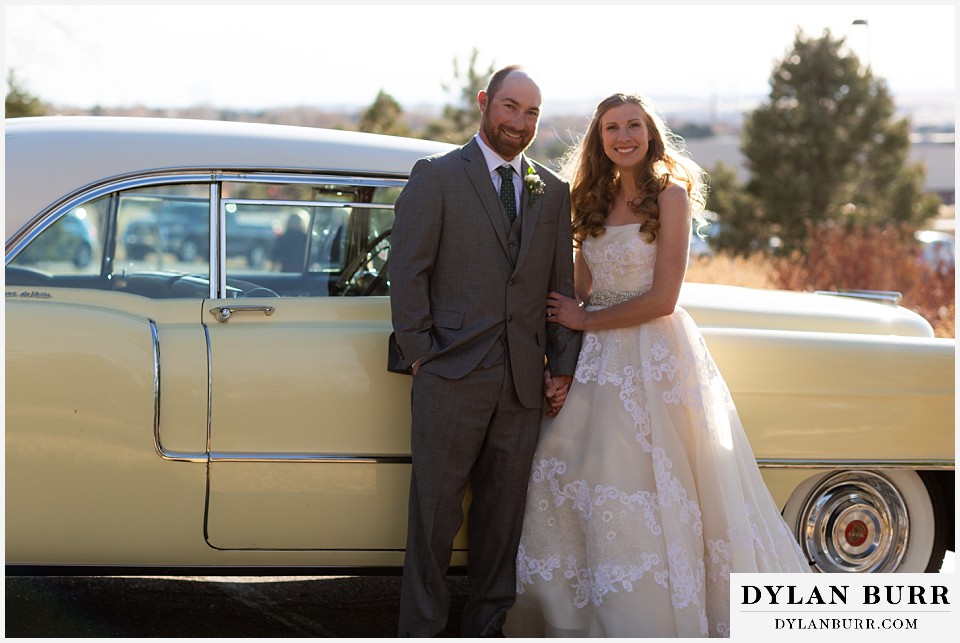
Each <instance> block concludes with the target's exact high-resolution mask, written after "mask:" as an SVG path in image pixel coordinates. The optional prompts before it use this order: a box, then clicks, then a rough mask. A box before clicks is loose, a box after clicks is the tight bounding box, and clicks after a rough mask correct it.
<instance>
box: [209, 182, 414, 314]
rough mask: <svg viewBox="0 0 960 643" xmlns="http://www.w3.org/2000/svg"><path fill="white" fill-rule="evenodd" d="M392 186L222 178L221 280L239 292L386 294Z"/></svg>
mask: <svg viewBox="0 0 960 643" xmlns="http://www.w3.org/2000/svg"><path fill="white" fill-rule="evenodd" d="M393 183H396V182H395V181H394V182H393ZM398 193H399V188H398V187H396V186H395V185H385V186H379V185H376V186H375V185H325V184H321V185H279V184H260V183H256V182H251V183H243V182H234V183H231V182H226V183H224V184H223V204H224V205H223V210H224V220H225V221H226V242H227V243H226V246H227V265H226V271H227V282H228V284H229V283H235V284H237V285H238V286H239V287H241V288H243V290H244V294H245V295H247V296H271V297H274V296H279V297H329V296H385V295H388V294H389V288H390V282H389V275H388V272H387V269H388V266H389V262H388V259H389V252H390V230H391V229H392V227H393V217H394V212H393V202H394V201H395V200H396V196H397V194H398ZM267 244H268V246H269V247H267V249H266V250H264V247H265V245H267Z"/></svg>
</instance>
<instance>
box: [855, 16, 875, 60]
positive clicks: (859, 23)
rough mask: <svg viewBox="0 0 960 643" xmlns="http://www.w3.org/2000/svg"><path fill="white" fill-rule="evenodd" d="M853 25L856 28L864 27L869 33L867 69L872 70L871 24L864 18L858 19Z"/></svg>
mask: <svg viewBox="0 0 960 643" xmlns="http://www.w3.org/2000/svg"><path fill="white" fill-rule="evenodd" d="M851 24H852V25H853V26H854V27H863V28H864V29H865V30H866V32H867V69H870V68H871V67H870V23H869V22H867V21H866V20H863V19H862V18H857V19H856V20H854V21H853V22H852V23H851Z"/></svg>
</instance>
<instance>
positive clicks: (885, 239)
mask: <svg viewBox="0 0 960 643" xmlns="http://www.w3.org/2000/svg"><path fill="white" fill-rule="evenodd" d="M809 234H810V237H809V238H810V246H809V250H808V251H807V252H806V254H801V253H798V252H795V253H793V254H792V255H791V256H790V257H780V258H777V259H776V260H774V262H773V271H772V273H771V279H772V281H773V283H774V285H775V287H776V288H783V289H786V290H840V289H854V290H893V291H897V292H899V293H901V294H902V295H903V300H902V301H901V305H902V306H904V307H906V308H909V309H911V310H913V311H915V312H917V313H918V314H920V315H921V316H923V317H924V318H925V319H926V320H927V321H929V322H930V324H931V325H932V326H933V327H934V331H935V333H936V334H937V336H938V337H953V336H954V294H955V293H954V284H955V273H956V270H955V268H954V266H952V265H950V266H947V265H940V266H937V267H930V266H927V265H925V264H923V263H922V262H921V261H920V260H919V251H918V247H917V243H916V241H915V240H914V238H913V230H912V229H910V228H909V227H906V226H893V225H891V226H886V227H882V228H881V227H859V226H845V225H822V226H818V227H815V228H811V230H810V233H809Z"/></svg>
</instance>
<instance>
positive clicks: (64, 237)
mask: <svg viewBox="0 0 960 643" xmlns="http://www.w3.org/2000/svg"><path fill="white" fill-rule="evenodd" d="M106 211H107V200H106V199H98V200H97V201H93V202H91V203H88V204H86V205H84V206H81V207H77V208H74V209H73V210H70V211H69V212H67V213H66V214H64V215H63V216H62V217H60V218H59V219H58V220H56V221H54V222H53V223H51V224H50V225H49V226H47V227H46V229H44V230H43V231H42V232H41V233H40V234H39V235H38V236H37V237H36V238H34V239H33V240H32V241H31V242H30V244H29V245H28V246H27V247H26V248H24V249H23V250H22V251H21V252H20V253H19V254H18V255H17V256H16V258H15V259H14V260H13V261H11V262H10V264H9V265H10V266H13V267H14V270H12V271H11V270H8V273H7V283H8V284H10V283H13V284H15V285H16V284H17V282H20V285H31V284H25V283H23V282H24V281H26V280H27V279H29V278H30V277H31V276H32V277H34V278H35V279H37V280H42V279H45V280H49V279H52V278H53V277H54V276H61V277H64V278H69V280H72V281H75V282H77V283H89V282H90V279H89V278H91V277H96V276H98V275H99V274H100V265H101V262H102V260H103V242H102V234H101V231H102V230H103V229H104V222H105V220H106ZM11 277H13V281H12V282H11Z"/></svg>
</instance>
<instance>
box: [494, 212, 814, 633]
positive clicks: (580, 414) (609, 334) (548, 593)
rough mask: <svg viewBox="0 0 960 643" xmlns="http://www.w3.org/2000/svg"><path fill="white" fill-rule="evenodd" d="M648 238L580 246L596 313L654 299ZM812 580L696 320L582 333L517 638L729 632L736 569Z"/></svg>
mask: <svg viewBox="0 0 960 643" xmlns="http://www.w3.org/2000/svg"><path fill="white" fill-rule="evenodd" d="M638 227H639V224H629V225H623V226H608V227H607V228H606V231H605V233H604V234H603V235H601V236H599V237H590V238H588V239H587V240H586V242H585V243H584V245H583V253H584V258H585V259H586V261H587V265H588V266H589V267H590V272H591V274H592V275H593V293H594V294H593V296H592V297H591V301H590V305H591V307H596V306H608V305H613V304H615V303H617V302H619V301H622V300H624V299H625V298H627V297H630V296H635V295H636V294H637V293H639V292H643V291H645V290H647V289H649V288H650V286H651V284H652V282H653V269H654V262H655V260H656V254H657V249H656V243H652V244H651V243H647V242H646V241H644V240H643V239H642V238H641V237H640V235H639V231H638ZM808 571H810V568H809V566H808V564H807V563H806V562H805V560H804V557H803V554H802V553H801V551H800V548H799V546H798V545H797V542H796V540H795V539H794V537H793V536H792V534H791V533H790V531H789V529H788V528H787V526H786V524H785V522H784V520H783V518H782V517H781V516H780V512H779V510H778V509H777V506H776V504H775V503H774V501H773V498H772V497H771V496H770V493H769V491H768V490H767V488H766V486H765V485H764V482H763V479H762V478H761V477H760V470H759V469H758V467H757V464H756V460H755V459H754V456H753V452H752V451H751V449H750V445H749V443H748V442H747V438H746V435H745V434H744V430H743V426H742V425H741V423H740V420H739V418H738V416H737V412H736V409H735V408H734V405H733V401H732V400H731V398H730V392H729V390H728V389H727V386H726V384H725V383H724V381H723V379H722V377H721V376H720V373H719V372H718V371H717V367H716V366H715V365H714V362H713V359H712V358H711V356H710V353H709V352H708V351H707V346H706V343H705V342H704V339H703V336H702V335H701V334H700V331H699V330H698V329H697V327H696V325H695V324H694V322H693V320H692V319H691V318H690V317H689V315H687V313H686V312H685V311H684V310H683V309H681V308H679V307H678V308H677V309H676V311H675V312H674V313H673V314H672V315H669V316H667V317H661V318H658V319H656V320H654V321H651V322H648V323H646V324H643V325H641V326H639V327H632V328H623V329H618V330H608V331H600V332H586V333H584V335H583V344H582V348H581V351H580V358H579V362H578V364H577V370H576V375H575V378H574V383H573V386H572V387H571V390H570V393H569V395H568V397H567V400H566V403H565V405H564V407H563V409H562V410H561V411H560V413H559V414H558V415H557V417H555V418H547V419H545V420H544V423H543V426H542V429H541V435H540V442H539V445H538V447H537V453H536V455H535V457H534V462H533V470H532V473H531V479H530V488H529V491H528V494H527V506H526V514H525V518H524V523H523V536H522V539H521V543H520V549H519V552H518V556H517V591H518V595H517V602H516V604H515V606H514V607H513V609H511V611H510V613H509V615H508V618H507V624H506V627H505V632H506V633H507V635H508V636H579V637H583V636H616V637H626V636H630V637H641V636H647V637H705V636H714V637H717V636H719V637H723V636H729V629H730V628H729V622H730V618H729V593H730V572H808Z"/></svg>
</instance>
